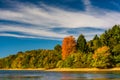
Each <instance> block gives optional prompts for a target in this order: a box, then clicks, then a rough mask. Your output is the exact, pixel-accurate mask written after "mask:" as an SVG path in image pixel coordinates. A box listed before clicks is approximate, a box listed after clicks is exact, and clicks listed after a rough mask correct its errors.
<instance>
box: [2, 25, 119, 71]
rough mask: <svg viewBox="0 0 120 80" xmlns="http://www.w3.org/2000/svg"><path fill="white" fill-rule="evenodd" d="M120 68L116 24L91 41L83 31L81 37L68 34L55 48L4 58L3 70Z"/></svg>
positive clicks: (19, 53)
mask: <svg viewBox="0 0 120 80" xmlns="http://www.w3.org/2000/svg"><path fill="white" fill-rule="evenodd" d="M3 54H4V53H3ZM119 67H120V25H115V26H113V27H112V28H111V29H108V30H106V31H105V32H104V33H103V34H101V35H100V36H98V35H95V36H94V38H93V39H92V40H90V41H86V39H85V37H84V34H80V35H79V36H78V39H77V40H75V38H74V37H73V36H68V37H65V38H64V39H63V41H62V45H59V44H57V45H56V46H55V47H54V50H46V49H39V50H30V51H25V52H22V51H20V52H18V53H16V54H15V55H9V56H7V57H5V58H0V69H28V70H29V69H33V70H34V69H38V70H40V69H45V70H47V69H49V70H54V71H55V70H56V71H57V70H58V71H62V70H63V71H72V70H78V71H81V70H83V71H85V69H88V70H93V71H94V70H101V69H104V70H106V71H107V70H108V69H109V70H120V69H119ZM53 68H55V69H53ZM83 68H84V69H83ZM98 68H99V69H98ZM110 68H113V69H110ZM61 69H62V70H61Z"/></svg>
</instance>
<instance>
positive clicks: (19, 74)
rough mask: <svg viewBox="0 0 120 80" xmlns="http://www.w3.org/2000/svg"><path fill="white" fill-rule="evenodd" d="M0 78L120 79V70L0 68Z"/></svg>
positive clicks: (9, 79)
mask: <svg viewBox="0 0 120 80" xmlns="http://www.w3.org/2000/svg"><path fill="white" fill-rule="evenodd" d="M0 80H120V72H49V71H37V70H34V71H27V70H20V71H11V70H0Z"/></svg>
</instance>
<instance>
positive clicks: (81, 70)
mask: <svg viewBox="0 0 120 80" xmlns="http://www.w3.org/2000/svg"><path fill="white" fill-rule="evenodd" d="M0 70H42V71H55V72H63V71H75V72H76V71H79V72H98V71H99V72H101V71H120V68H110V69H98V68H54V69H45V68H37V69H31V68H28V69H0Z"/></svg>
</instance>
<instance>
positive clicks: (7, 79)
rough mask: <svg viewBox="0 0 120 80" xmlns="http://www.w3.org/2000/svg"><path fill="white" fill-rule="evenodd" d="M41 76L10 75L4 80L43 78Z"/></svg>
mask: <svg viewBox="0 0 120 80" xmlns="http://www.w3.org/2000/svg"><path fill="white" fill-rule="evenodd" d="M41 78H42V77H41V76H8V77H4V78H3V80H41Z"/></svg>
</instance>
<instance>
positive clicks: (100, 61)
mask: <svg viewBox="0 0 120 80" xmlns="http://www.w3.org/2000/svg"><path fill="white" fill-rule="evenodd" d="M110 56H111V53H110V48H109V47H107V46H103V47H100V48H98V49H97V50H95V53H94V54H93V60H94V63H93V66H94V67H97V68H108V67H111V62H110V60H111V57H110Z"/></svg>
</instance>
